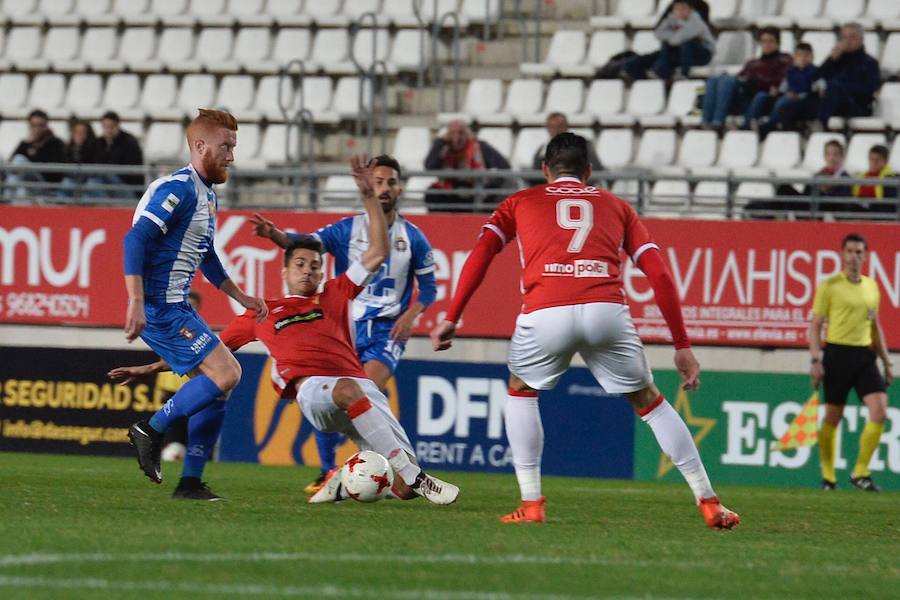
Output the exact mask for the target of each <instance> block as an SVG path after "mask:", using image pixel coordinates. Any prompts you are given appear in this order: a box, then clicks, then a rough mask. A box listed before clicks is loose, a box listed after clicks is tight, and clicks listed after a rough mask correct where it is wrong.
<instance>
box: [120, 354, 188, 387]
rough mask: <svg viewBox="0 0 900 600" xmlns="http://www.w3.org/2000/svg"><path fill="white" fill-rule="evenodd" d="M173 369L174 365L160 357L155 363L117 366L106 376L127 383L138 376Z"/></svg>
mask: <svg viewBox="0 0 900 600" xmlns="http://www.w3.org/2000/svg"><path fill="white" fill-rule="evenodd" d="M171 370H172V367H170V366H169V363H167V362H166V361H164V360H163V359H159V360H158V361H156V362H155V363H150V364H149V365H140V366H137V367H116V368H115V369H113V370H112V371H110V372H109V373H107V374H106V376H107V377H109V378H110V380H112V381H114V382H115V383H118V384H119V385H127V384H129V383H131V382H132V381H134V380H135V379H137V378H138V377H144V376H146V375H153V374H154V373H161V372H162V371H171Z"/></svg>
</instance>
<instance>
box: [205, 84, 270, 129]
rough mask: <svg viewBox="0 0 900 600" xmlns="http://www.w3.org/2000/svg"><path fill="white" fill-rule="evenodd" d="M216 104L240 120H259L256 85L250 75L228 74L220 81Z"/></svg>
mask: <svg viewBox="0 0 900 600" xmlns="http://www.w3.org/2000/svg"><path fill="white" fill-rule="evenodd" d="M215 106H217V107H218V108H222V109H225V110H227V111H228V112H230V113H231V114H233V115H234V116H235V117H236V118H237V120H238V121H240V122H244V121H258V120H259V119H260V117H261V116H262V115H261V114H260V112H259V111H257V110H256V108H255V107H256V86H255V85H254V83H253V77H251V76H250V75H226V76H225V77H223V78H222V80H221V81H220V82H219V92H218V96H217V97H216V102H215Z"/></svg>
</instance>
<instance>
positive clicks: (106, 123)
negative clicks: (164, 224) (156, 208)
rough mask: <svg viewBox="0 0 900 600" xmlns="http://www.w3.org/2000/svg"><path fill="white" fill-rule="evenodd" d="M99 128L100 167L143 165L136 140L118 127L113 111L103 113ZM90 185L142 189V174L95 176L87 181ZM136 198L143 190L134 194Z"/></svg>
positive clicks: (103, 194)
mask: <svg viewBox="0 0 900 600" xmlns="http://www.w3.org/2000/svg"><path fill="white" fill-rule="evenodd" d="M100 127H101V128H102V135H101V136H100V139H99V143H98V145H97V155H96V156H97V161H96V162H97V163H98V164H102V165H142V164H144V153H143V152H142V151H141V146H140V144H138V141H137V138H135V137H134V136H133V135H131V134H130V133H128V132H127V131H125V130H123V129H122V128H121V127H120V121H119V115H118V114H117V113H115V112H113V111H109V112H106V113H104V115H103V116H102V117H101V118H100ZM89 181H90V182H91V183H97V184H106V185H122V184H125V185H133V186H137V187H143V185H144V176H143V175H142V174H135V175H97V176H92V177H91V178H90V180H89ZM134 193H135V194H136V195H137V196H140V195H141V194H143V189H141V190H140V191H137V190H136V191H135V192H134ZM91 195H96V196H97V197H106V198H109V197H121V196H123V195H126V193H125V192H123V191H121V190H119V191H109V192H104V191H98V192H92V193H91Z"/></svg>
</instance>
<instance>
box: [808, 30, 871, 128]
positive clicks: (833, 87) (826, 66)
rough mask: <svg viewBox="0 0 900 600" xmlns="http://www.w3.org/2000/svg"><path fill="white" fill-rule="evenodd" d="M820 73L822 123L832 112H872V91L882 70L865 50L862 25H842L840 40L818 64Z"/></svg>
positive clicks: (843, 114) (847, 114)
mask: <svg viewBox="0 0 900 600" xmlns="http://www.w3.org/2000/svg"><path fill="white" fill-rule="evenodd" d="M819 77H821V78H822V79H824V80H825V88H824V90H823V91H822V92H821V96H822V97H821V99H820V100H819V109H818V118H819V121H820V122H821V123H822V126H823V127H827V126H828V119H829V118H831V117H833V116H838V117H866V116H870V115H871V114H872V104H873V103H874V102H875V92H877V91H878V88H880V87H881V71H880V67H879V65H878V61H877V60H875V59H874V58H872V57H871V56H869V55H868V54H866V49H865V46H863V28H862V26H861V25H859V24H858V23H849V24H847V25H844V26H843V27H842V28H841V37H840V40H838V43H837V44H836V45H835V47H834V49H833V50H832V51H831V55H830V56H829V57H828V59H827V60H826V61H825V62H824V63H822V66H820V67H819Z"/></svg>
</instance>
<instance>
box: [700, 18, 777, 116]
mask: <svg viewBox="0 0 900 600" xmlns="http://www.w3.org/2000/svg"><path fill="white" fill-rule="evenodd" d="M758 39H759V47H760V50H761V51H762V53H761V55H760V57H759V58H754V59H752V60H749V61H747V63H746V64H745V65H744V68H743V69H741V72H740V73H738V74H737V76H735V75H728V74H727V73H722V74H721V75H714V76H712V77H710V78H709V79H707V80H706V92H705V94H704V96H703V125H704V126H706V127H708V128H714V129H722V128H723V127H724V126H725V118H726V117H727V116H728V115H729V114H734V113H741V112H743V113H744V127H745V128H747V129H749V128H750V121H751V120H752V113H751V111H755V112H759V113H760V114H762V112H764V111H765V108H766V106H767V105H768V104H769V103H771V102H772V101H774V96H773V95H774V94H777V92H778V87H779V86H780V85H781V82H782V80H783V79H784V75H785V73H786V72H787V70H788V67H789V66H790V65H791V56H790V55H789V54H785V53H784V52H782V51H781V50H780V45H781V32H780V31H779V30H778V29H777V28H775V27H764V28H763V29H762V30H760V32H759V37H758ZM754 101H755V102H754Z"/></svg>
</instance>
